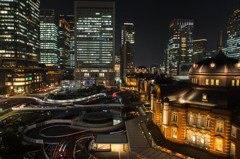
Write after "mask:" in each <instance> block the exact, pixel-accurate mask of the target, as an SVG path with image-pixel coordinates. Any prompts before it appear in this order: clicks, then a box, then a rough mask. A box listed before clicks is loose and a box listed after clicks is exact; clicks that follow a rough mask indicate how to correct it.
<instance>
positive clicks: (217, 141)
mask: <svg viewBox="0 0 240 159" xmlns="http://www.w3.org/2000/svg"><path fill="white" fill-rule="evenodd" d="M222 149H223V140H222V139H219V138H216V139H215V150H217V151H221V152H222Z"/></svg>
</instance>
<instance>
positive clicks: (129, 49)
mask: <svg viewBox="0 0 240 159" xmlns="http://www.w3.org/2000/svg"><path fill="white" fill-rule="evenodd" d="M134 55H135V28H134V24H133V23H124V24H123V25H122V27H121V78H122V79H125V77H126V75H127V74H129V73H133V72H134V68H135V60H134Z"/></svg>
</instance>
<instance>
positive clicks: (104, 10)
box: [74, 0, 115, 85]
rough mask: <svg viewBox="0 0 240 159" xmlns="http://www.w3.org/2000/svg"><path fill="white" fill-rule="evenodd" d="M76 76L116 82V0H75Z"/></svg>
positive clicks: (87, 80)
mask: <svg viewBox="0 0 240 159" xmlns="http://www.w3.org/2000/svg"><path fill="white" fill-rule="evenodd" d="M74 5H75V51H76V52H75V78H76V79H80V80H81V81H82V83H83V84H84V85H91V84H106V85H108V84H114V70H113V66H114V56H115V2H114V1H104V0H103V1H82V0H76V1H75V4H74Z"/></svg>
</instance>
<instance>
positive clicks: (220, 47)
mask: <svg viewBox="0 0 240 159" xmlns="http://www.w3.org/2000/svg"><path fill="white" fill-rule="evenodd" d="M219 49H220V51H222V30H221V31H220V46H219Z"/></svg>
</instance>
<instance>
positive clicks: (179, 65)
mask: <svg viewBox="0 0 240 159" xmlns="http://www.w3.org/2000/svg"><path fill="white" fill-rule="evenodd" d="M193 25H194V23H193V20H192V19H174V20H173V21H172V22H171V23H170V28H169V43H168V54H167V58H168V60H167V62H168V63H169V64H167V65H168V66H169V69H168V70H169V74H170V75H172V76H175V75H186V74H187V73H188V70H189V69H190V67H191V66H192V62H193V59H192V55H193Z"/></svg>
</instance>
